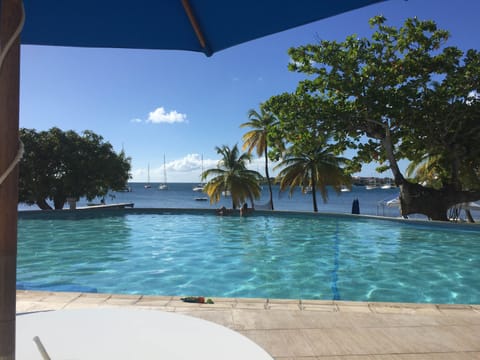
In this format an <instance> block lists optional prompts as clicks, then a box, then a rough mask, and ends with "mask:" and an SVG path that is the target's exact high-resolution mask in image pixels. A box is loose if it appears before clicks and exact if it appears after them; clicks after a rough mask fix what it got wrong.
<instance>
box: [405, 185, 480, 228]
mask: <svg viewBox="0 0 480 360" xmlns="http://www.w3.org/2000/svg"><path fill="white" fill-rule="evenodd" d="M478 199H480V191H457V190H454V189H453V188H444V189H439V190H437V189H432V188H427V187H424V186H422V185H419V184H414V183H411V182H409V181H407V180H403V183H402V184H401V185H400V206H401V214H402V215H403V216H407V215H411V214H423V215H426V216H428V218H429V219H431V220H439V221H448V217H447V212H448V209H449V208H451V207H452V206H454V205H456V204H459V203H464V202H471V201H476V200H478Z"/></svg>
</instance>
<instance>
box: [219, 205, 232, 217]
mask: <svg viewBox="0 0 480 360" xmlns="http://www.w3.org/2000/svg"><path fill="white" fill-rule="evenodd" d="M231 212H232V210H230V209H227V208H226V207H225V206H222V207H221V208H220V209H218V210H217V215H220V216H224V215H230V213H231Z"/></svg>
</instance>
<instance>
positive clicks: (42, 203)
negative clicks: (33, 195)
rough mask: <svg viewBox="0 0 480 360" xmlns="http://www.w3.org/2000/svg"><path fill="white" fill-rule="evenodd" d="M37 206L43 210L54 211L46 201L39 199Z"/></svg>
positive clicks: (36, 202)
mask: <svg viewBox="0 0 480 360" xmlns="http://www.w3.org/2000/svg"><path fill="white" fill-rule="evenodd" d="M35 204H37V206H38V207H39V208H40V209H41V210H52V207H51V206H50V205H49V204H48V203H47V201H46V200H45V199H37V201H35Z"/></svg>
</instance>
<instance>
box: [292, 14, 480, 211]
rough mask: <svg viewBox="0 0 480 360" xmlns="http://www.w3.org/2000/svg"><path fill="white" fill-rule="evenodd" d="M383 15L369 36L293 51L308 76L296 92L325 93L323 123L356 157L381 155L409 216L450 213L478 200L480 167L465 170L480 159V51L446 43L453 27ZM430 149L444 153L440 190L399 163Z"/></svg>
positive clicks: (375, 20) (321, 95) (364, 159)
mask: <svg viewBox="0 0 480 360" xmlns="http://www.w3.org/2000/svg"><path fill="white" fill-rule="evenodd" d="M385 22H386V19H385V18H384V17H382V16H377V17H375V18H373V19H371V20H370V23H371V25H372V26H373V27H376V30H375V31H374V32H373V34H372V35H371V37H370V38H368V39H367V38H358V37H357V36H355V35H352V36H349V37H347V39H346V40H345V41H344V42H336V41H327V40H322V41H320V42H319V43H318V44H314V45H305V46H300V47H298V48H292V49H290V50H289V54H290V56H291V59H292V61H291V62H290V65H289V66H290V69H291V70H293V71H297V72H302V73H305V74H306V75H307V76H308V77H307V79H305V80H303V81H301V82H300V84H299V86H298V89H297V95H298V94H302V95H305V94H308V95H309V96H311V97H312V98H314V99H316V101H318V104H319V107H321V108H322V109H324V112H327V113H328V116H323V117H322V119H321V120H322V122H321V124H320V126H321V127H322V126H323V127H326V128H328V129H329V131H331V130H332V129H334V133H335V136H336V138H337V139H338V140H339V141H340V142H341V143H342V144H347V145H348V146H349V147H352V148H355V149H357V150H358V152H357V156H356V157H355V159H354V160H355V161H356V162H357V164H360V163H362V162H370V161H371V160H372V159H373V158H375V159H378V161H380V163H381V164H383V169H386V168H390V169H391V171H392V173H393V176H394V179H395V183H396V185H398V186H399V187H400V202H401V211H402V215H408V214H412V213H421V214H425V215H427V216H428V217H430V218H432V219H435V220H447V210H448V208H449V207H451V206H453V205H454V204H456V203H461V202H468V201H475V200H478V199H480V191H479V190H480V179H479V178H478V172H476V175H475V171H473V172H472V171H470V173H469V174H468V176H467V174H462V173H461V169H468V168H471V169H478V166H479V162H480V160H479V158H480V156H479V155H480V154H479V152H480V150H479V148H480V147H479V146H478V143H479V142H478V136H479V135H478V134H480V131H479V123H478V118H479V105H480V104H479V101H478V99H476V98H475V97H472V96H469V94H471V93H472V91H473V90H478V89H480V77H479V74H480V56H479V53H478V52H477V51H475V50H469V51H467V53H466V54H464V53H463V52H462V51H460V50H459V49H457V48H454V47H445V46H444V44H445V42H446V41H447V39H448V32H447V31H444V30H439V29H437V26H436V24H435V23H434V22H432V21H421V20H419V19H417V18H413V19H407V20H406V21H405V23H404V25H403V26H402V27H400V28H395V27H390V26H387V25H386V24H385ZM365 137H366V138H367V139H368V141H366V142H365V141H364V139H365ZM426 154H429V155H434V156H436V155H438V154H441V155H442V158H443V159H444V160H445V162H444V163H442V168H443V170H444V171H445V174H446V175H445V177H444V178H443V179H442V181H443V183H442V187H441V188H440V189H434V188H431V187H426V186H422V185H420V184H416V183H412V182H410V181H408V180H407V179H406V178H405V177H404V175H403V174H402V172H401V171H400V169H399V166H398V160H399V159H402V158H407V159H411V160H415V159H419V158H421V157H424V156H425V155H426ZM467 164H468V166H467ZM467 177H468V179H469V182H468V186H467V185H466V183H465V182H462V181H463V180H465V179H466V178H467Z"/></svg>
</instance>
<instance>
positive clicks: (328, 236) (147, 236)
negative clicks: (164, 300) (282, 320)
mask: <svg viewBox="0 0 480 360" xmlns="http://www.w3.org/2000/svg"><path fill="white" fill-rule="evenodd" d="M18 234H19V235H18V238H19V242H18V270H17V281H18V283H19V284H20V285H21V286H24V287H27V288H28V287H29V286H31V287H36V288H48V289H52V290H55V289H56V288H61V287H63V286H70V287H72V288H74V287H75V286H78V287H83V288H95V289H97V291H99V292H106V293H130V294H157V295H206V296H216V297H262V298H295V299H299V298H301V299H341V300H356V301H397V302H398V301H400V302H432V303H477V304H478V303H480V278H479V276H480V275H479V274H478V271H477V269H478V268H480V240H479V238H480V237H479V236H478V231H476V230H473V231H461V230H459V228H458V227H457V228H451V227H443V226H442V227H441V228H437V227H435V226H426V225H418V224H410V223H401V222H394V221H381V220H374V219H368V218H365V219H363V218H362V219H358V218H350V217H331V216H321V215H319V216H313V215H292V214H290V215H285V214H279V215H264V214H260V213H258V214H255V215H254V216H250V217H247V218H240V217H237V216H235V217H233V216H232V217H217V216H212V214H211V213H201V212H199V213H195V214H191V213H188V212H187V213H142V214H124V215H117V216H104V217H99V218H84V219H81V218H80V219H48V220H46V219H28V218H22V217H20V220H19V228H18Z"/></svg>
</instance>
